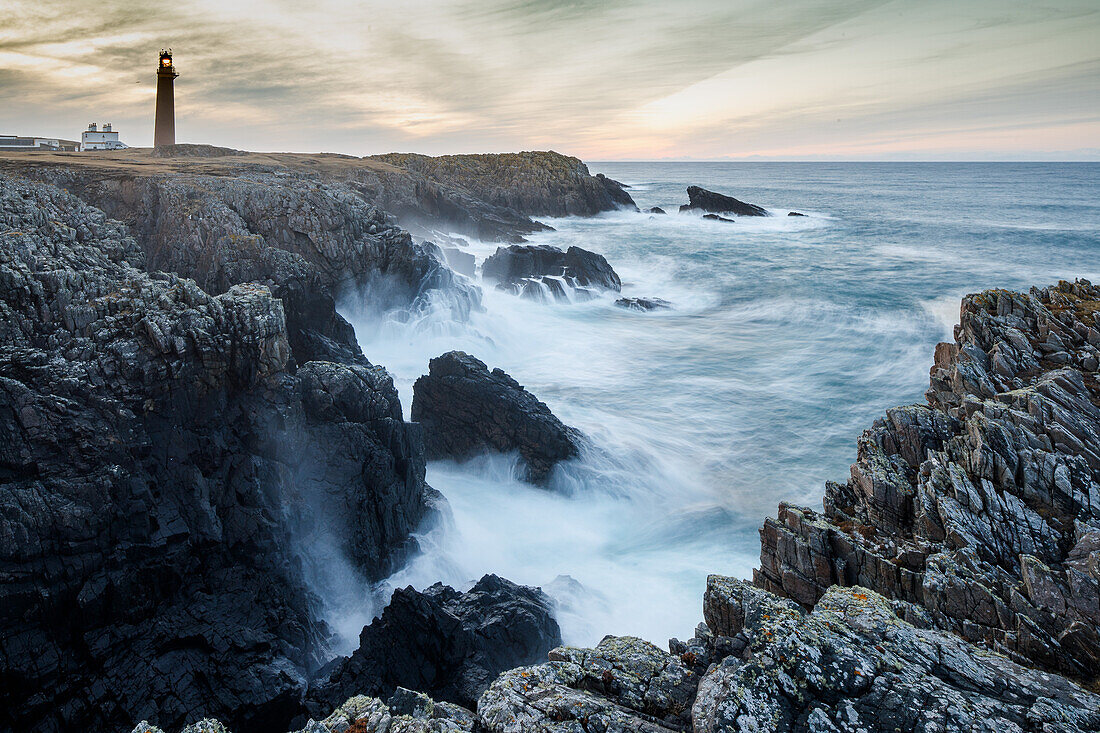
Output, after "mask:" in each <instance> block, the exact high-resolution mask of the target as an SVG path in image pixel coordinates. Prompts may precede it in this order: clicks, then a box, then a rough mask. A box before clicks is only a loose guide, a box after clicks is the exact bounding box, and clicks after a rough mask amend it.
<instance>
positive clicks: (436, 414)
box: [412, 351, 581, 483]
mask: <svg viewBox="0 0 1100 733" xmlns="http://www.w3.org/2000/svg"><path fill="white" fill-rule="evenodd" d="M412 419H413V421H414V422H418V423H420V425H421V427H422V428H423V430H424V445H425V450H426V453H427V456H428V458H429V459H438V458H450V459H454V460H459V461H461V460H465V459H468V458H470V457H472V456H474V455H477V454H480V453H484V452H486V451H496V452H501V453H510V452H512V451H516V452H518V453H519V455H520V457H521V458H522V459H523V462H524V470H525V472H526V478H527V479H528V480H529V481H532V482H534V483H543V482H545V481H546V480H547V479H548V478H549V476H550V471H551V470H552V469H553V467H554V466H555V465H556V464H557V463H559V462H560V461H565V460H568V459H570V458H573V457H575V456H577V455H578V453H579V446H580V443H581V436H580V433H579V432H578V431H577V430H576V429H574V428H571V427H568V426H566V425H564V424H562V422H561V421H560V420H558V418H556V417H554V415H553V413H551V412H550V408H548V407H547V406H546V405H545V404H543V403H542V402H540V401H539V400H538V399H537V398H536V397H535V396H534V395H533V394H531V393H530V392H528V391H527V390H525V389H524V388H523V386H522V385H520V384H519V383H518V382H517V381H516V380H514V379H512V378H511V377H510V376H508V375H507V374H505V373H504V372H503V371H502V370H500V369H493V370H492V371H489V369H488V367H487V366H486V365H485V363H484V362H482V361H480V360H478V359H476V358H474V357H473V356H470V355H469V354H466V353H464V352H461V351H451V352H449V353H446V354H443V355H442V356H437V357H436V358H434V359H432V360H431V362H430V363H429V365H428V373H427V374H426V375H424V376H422V377H420V378H419V379H417V380H416V383H415V384H414V385H413V403H412Z"/></svg>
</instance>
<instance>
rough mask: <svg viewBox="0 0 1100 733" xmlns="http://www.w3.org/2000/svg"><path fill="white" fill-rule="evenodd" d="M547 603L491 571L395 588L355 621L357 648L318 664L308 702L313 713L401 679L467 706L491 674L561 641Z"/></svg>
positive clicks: (536, 657) (537, 656) (379, 691)
mask: <svg viewBox="0 0 1100 733" xmlns="http://www.w3.org/2000/svg"><path fill="white" fill-rule="evenodd" d="M551 609H552V603H551V601H550V599H549V597H547V596H546V595H545V594H544V593H543V592H542V591H541V590H539V589H538V588H530V587H527V586H521V585H516V584H514V583H510V582H509V581H507V580H504V579H502V578H498V577H497V576H495V575H486V576H485V577H483V578H482V579H481V580H479V581H478V582H477V584H476V585H474V587H473V588H471V589H470V590H469V591H467V592H466V593H460V592H458V591H456V590H454V589H453V588H450V587H447V586H444V585H442V584H439V583H437V584H435V585H433V586H431V587H430V588H427V589H425V590H424V591H422V592H420V591H416V590H413V589H412V588H411V587H409V588H404V589H399V590H397V591H395V592H394V594H393V598H392V599H391V600H390V604H389V605H388V606H387V607H386V609H385V610H384V611H383V612H382V616H381V617H380V618H377V619H375V620H374V622H373V623H371V624H370V625H369V626H366V627H365V628H364V629H363V633H362V634H361V635H360V637H359V648H358V649H357V650H356V651H355V652H353V653H352V654H351V656H349V657H346V658H340V659H337V660H336V661H334V662H332V663H330V665H329V666H328V667H327V668H326V670H325V671H324V672H325V674H324V675H323V676H322V678H321V679H320V680H319V681H318V682H317V683H316V684H315V686H314V687H313V688H312V689H311V690H310V693H309V701H308V707H309V708H310V711H311V714H312V715H314V716H315V717H317V716H318V714H327V712H328V711H329V710H331V709H332V708H333V706H334V705H337V704H339V702H340V701H341V700H345V699H347V698H348V697H350V696H351V695H352V694H367V695H371V696H374V697H379V696H381V697H386V696H389V695H392V694H394V693H395V691H397V690H398V688H400V687H404V688H408V689H409V690H416V691H418V692H422V693H425V694H426V695H429V696H431V697H432V698H434V699H436V700H441V701H446V702H450V703H455V704H457V705H462V706H465V707H468V708H473V707H474V705H475V704H476V703H477V698H478V696H479V695H481V693H482V692H483V691H484V690H485V689H486V688H487V687H488V686H489V684H490V683H491V682H492V681H493V680H494V679H495V678H496V677H497V675H499V674H500V673H502V672H504V671H505V670H508V669H512V668H514V667H517V666H520V665H524V664H531V663H532V662H536V661H540V660H543V659H545V658H546V654H547V652H548V651H549V650H550V649H552V648H554V647H555V646H557V645H559V644H560V643H561V632H560V630H559V629H558V624H557V621H555V620H554V617H553V615H552V610H551ZM406 697H407V696H406ZM390 705H391V707H392V706H394V702H393V701H392V700H391V703H390ZM406 707H408V706H407V705H406Z"/></svg>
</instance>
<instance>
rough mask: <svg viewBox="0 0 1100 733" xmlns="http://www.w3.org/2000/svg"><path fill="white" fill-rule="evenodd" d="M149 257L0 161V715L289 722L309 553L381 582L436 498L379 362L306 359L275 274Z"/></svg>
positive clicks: (93, 213)
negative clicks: (9, 174) (173, 268)
mask: <svg viewBox="0 0 1100 733" xmlns="http://www.w3.org/2000/svg"><path fill="white" fill-rule="evenodd" d="M146 256H147V255H146V253H145V252H144V251H143V249H142V248H141V247H140V246H139V245H138V243H137V242H136V241H135V240H134V239H133V238H132V237H131V236H130V233H129V231H128V229H127V227H125V226H124V225H122V224H121V223H119V222H117V221H112V220H110V219H108V218H107V217H106V216H104V214H103V213H102V212H100V211H98V210H96V209H93V208H91V207H89V206H87V205H85V204H83V203H82V202H80V201H79V200H77V199H76V198H75V197H73V196H72V195H70V194H67V193H65V192H62V191H60V190H59V189H57V188H54V187H52V186H47V185H43V184H38V183H28V182H25V181H13V180H11V179H8V178H6V177H3V176H0V464H2V465H3V481H2V482H0V564H2V566H3V568H4V571H3V574H4V580H3V583H0V679H2V680H3V684H0V729H5V730H6V729H14V730H35V731H44V732H46V733H53V732H57V733H60V732H62V731H71V730H122V729H124V728H125V727H128V726H130V725H132V724H133V721H135V720H141V719H143V718H144V719H146V720H150V721H153V722H155V723H157V724H159V725H162V726H166V727H173V728H178V727H179V726H181V725H183V723H184V722H185V721H187V720H195V719H197V718H200V717H202V716H203V715H216V716H218V717H220V718H221V719H223V720H225V721H226V722H227V723H229V724H230V725H231V726H232V727H233V728H234V729H235V730H236V731H238V733H248V732H249V731H258V730H265V731H266V730H272V729H276V728H277V727H278V726H281V725H285V723H286V722H287V721H288V720H289V719H290V718H291V717H292V716H293V715H295V714H296V713H297V711H298V706H299V705H300V700H301V697H302V695H303V693H304V691H305V687H306V681H307V674H308V671H309V670H310V669H313V668H315V667H316V665H317V664H318V663H319V662H320V661H321V656H322V655H323V654H324V651H325V647H326V641H327V636H328V630H327V629H326V628H325V626H324V625H323V624H321V623H320V622H319V621H318V620H317V618H316V616H315V607H316V596H314V595H313V592H312V591H311V590H309V588H310V586H311V585H312V583H313V581H315V580H316V578H315V577H314V576H312V575H309V572H312V571H309V570H307V569H306V568H307V567H314V566H315V565H316V563H312V562H310V560H311V557H312V556H311V555H310V553H311V552H312V548H313V546H314V545H315V544H318V543H327V546H329V547H332V548H335V552H338V553H340V554H341V556H342V557H344V558H346V561H347V562H348V563H349V564H350V565H351V566H353V567H354V568H355V569H356V571H357V572H359V573H360V574H362V575H363V576H365V577H367V578H379V577H382V576H384V575H386V574H387V573H388V572H389V571H390V570H391V568H392V563H393V562H394V561H395V560H399V559H401V558H403V557H404V555H405V553H406V552H407V550H408V548H409V546H410V545H409V543H410V533H411V531H412V530H413V529H415V528H416V527H417V525H418V524H419V522H420V519H421V517H422V516H423V515H424V512H425V511H426V504H425V492H426V491H427V488H426V486H425V484H424V459H423V452H422V447H421V443H420V437H419V429H418V428H416V427H414V426H411V425H409V424H406V423H405V422H403V420H402V419H401V406H400V402H399V400H398V396H397V391H396V389H395V388H394V386H393V383H392V381H391V380H390V378H389V377H388V376H387V375H386V373H385V371H384V370H382V369H378V368H376V367H372V366H370V365H369V364H367V363H366V361H365V360H362V361H358V362H356V363H354V364H350V365H348V364H337V363H333V362H306V363H304V364H302V365H301V366H300V368H299V369H298V370H297V372H296V373H294V372H292V371H291V369H290V363H291V344H290V334H289V332H288V328H287V323H286V320H285V318H284V311H283V304H282V303H281V302H280V301H279V300H278V299H276V298H274V297H273V296H272V294H271V291H270V290H269V289H268V288H267V287H265V286H263V285H257V284H241V285H234V286H232V287H230V288H229V289H228V290H227V291H226V292H224V293H222V294H220V295H218V296H213V295H210V294H209V293H207V292H205V291H203V290H202V289H201V288H199V287H198V286H197V285H196V283H195V282H194V281H192V280H189V279H185V278H181V277H178V276H176V275H169V274H164V273H156V274H154V275H150V274H147V273H146V272H144V271H143V270H142V269H139V267H138V266H140V265H142V264H143V262H144V259H145V257H146ZM326 560H327V561H328V562H332V561H333V559H332V558H326ZM212 691H214V692H212Z"/></svg>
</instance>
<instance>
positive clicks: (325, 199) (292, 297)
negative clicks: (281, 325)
mask: <svg viewBox="0 0 1100 733" xmlns="http://www.w3.org/2000/svg"><path fill="white" fill-rule="evenodd" d="M177 147H178V146H177ZM37 176H39V177H41V178H44V179H46V180H49V181H50V182H52V183H56V184H58V185H63V186H64V187H65V188H66V189H68V190H71V191H73V192H74V193H76V195H78V196H79V197H80V198H81V199H83V200H84V201H86V202H88V203H91V204H92V205H93V206H96V207H98V208H101V209H102V210H103V211H105V212H106V213H107V215H108V216H111V217H113V218H116V219H120V220H122V221H125V222H128V223H129V224H130V226H131V230H132V231H133V233H134V234H135V236H136V238H137V240H138V242H139V243H140V244H141V246H142V248H143V249H144V250H145V253H146V266H147V268H148V269H149V270H150V271H156V270H163V271H167V272H175V273H177V274H179V275H182V276H184V277H190V278H192V279H194V280H195V281H196V282H197V283H198V284H199V286H200V287H202V288H203V290H205V291H206V292H208V293H210V294H212V295H217V294H220V293H223V292H225V291H226V290H228V289H229V288H230V287H232V286H233V285H236V284H239V283H245V282H256V283H263V284H265V285H267V286H268V287H269V288H270V289H271V291H272V293H273V294H274V295H275V297H277V298H279V299H281V300H282V301H283V305H284V310H285V313H286V319H287V326H288V329H289V332H290V343H291V349H292V354H293V357H294V360H295V362H296V363H299V364H300V363H304V362H306V361H310V360H314V359H324V360H327V361H338V362H342V363H353V362H358V363H366V362H365V360H364V358H363V355H362V352H361V350H360V348H359V345H358V343H357V342H356V340H355V332H354V330H353V329H352V327H351V325H350V324H349V323H348V322H347V321H346V320H344V318H342V317H341V316H340V315H339V314H338V313H337V312H336V308H335V301H336V299H337V298H338V297H340V296H341V295H342V294H344V293H348V292H351V291H356V290H357V289H359V288H362V287H365V286H369V285H371V284H373V283H375V282H379V281H384V282H385V285H386V287H384V288H381V290H382V291H383V292H386V293H389V294H392V296H393V297H392V299H393V302H392V303H391V305H394V306H403V305H406V304H415V303H416V302H417V301H418V299H420V298H422V297H424V296H425V294H426V293H427V292H428V291H432V290H446V291H448V292H450V293H453V294H454V295H455V298H456V301H457V302H458V303H459V304H460V305H459V308H460V309H462V310H463V311H466V310H468V309H470V308H476V307H478V305H479V303H480V294H479V292H478V290H477V288H476V286H473V285H471V284H468V283H466V282H460V281H458V280H457V279H456V278H455V277H454V275H453V273H452V272H451V270H450V269H448V267H447V266H446V265H445V264H444V263H443V262H441V261H440V260H439V259H437V258H436V257H433V256H432V254H431V251H430V250H429V249H428V248H426V247H424V246H423V245H418V244H415V243H414V242H413V241H412V239H411V237H410V236H409V234H408V233H407V232H405V231H402V230H401V229H399V228H398V227H397V226H396V225H395V224H394V223H393V222H392V218H391V219H387V217H386V215H385V214H384V213H383V212H382V211H381V210H379V209H377V208H375V207H373V206H371V205H369V204H367V203H366V202H364V201H363V199H362V198H361V197H360V196H358V195H357V194H356V193H355V192H354V191H352V190H350V189H349V188H348V187H347V186H345V185H343V184H340V183H323V182H319V181H317V180H311V179H304V178H303V177H302V176H297V175H290V174H288V173H285V172H282V173H268V172H250V173H244V174H241V175H239V176H237V177H229V176H214V175H199V174H190V173H189V174H175V175H167V176H166V175H145V176H142V175H138V176H134V177H131V178H118V177H115V176H106V175H103V174H102V172H101V171H99V170H97V169H91V168H80V167H72V168H46V169H42V170H39V171H38V172H37ZM460 315H462V314H460Z"/></svg>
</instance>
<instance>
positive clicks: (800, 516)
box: [755, 281, 1100, 679]
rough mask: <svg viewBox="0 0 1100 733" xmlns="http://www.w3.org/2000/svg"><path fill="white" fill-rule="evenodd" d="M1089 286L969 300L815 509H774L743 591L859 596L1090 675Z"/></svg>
mask: <svg viewBox="0 0 1100 733" xmlns="http://www.w3.org/2000/svg"><path fill="white" fill-rule="evenodd" d="M1098 312H1100V288H1097V287H1096V286H1093V285H1091V284H1089V283H1087V282H1086V281H1078V282H1076V283H1069V282H1063V283H1060V284H1059V285H1057V286H1054V287H1048V288H1043V289H1038V288H1033V289H1032V290H1031V291H1030V292H1029V293H1014V292H1009V291H1004V290H994V291H987V292H985V293H980V294H978V295H971V296H967V298H966V299H965V300H964V301H963V304H962V309H961V322H960V325H959V326H956V329H955V343H953V344H940V345H939V346H938V347H937V348H936V355H935V365H934V366H933V367H932V370H931V386H930V388H929V390H928V393H927V400H928V403H927V405H913V406H909V407H899V408H895V409H892V410H888V411H887V413H886V417H885V418H883V419H880V420H878V421H877V422H876V423H875V425H874V426H873V427H872V428H871V429H870V430H868V431H866V432H865V433H864V434H863V435H862V436H861V437H860V440H859V453H858V458H857V461H856V463H855V464H854V465H853V466H852V475H851V478H850V479H849V481H848V482H847V483H846V484H837V483H830V484H828V485H827V486H826V490H825V499H824V511H823V512H814V511H810V510H808V509H803V508H799V507H795V506H791V505H781V506H780V510H779V517H778V519H769V520H767V522H766V523H765V524H764V527H763V528H762V529H761V541H762V549H761V567H760V569H759V570H758V571H757V572H756V574H755V578H756V582H757V583H758V584H759V585H760V586H762V587H764V588H767V589H769V590H773V591H775V592H778V593H781V594H783V595H785V596H788V597H790V598H792V599H794V600H796V601H798V602H799V603H801V604H803V605H804V606H806V607H809V606H811V605H812V604H813V603H815V602H816V601H817V599H818V598H820V597H821V596H822V595H823V594H824V593H825V592H826V590H827V589H828V588H829V587H830V586H832V585H846V586H849V585H857V584H858V585H862V586H864V587H867V588H871V589H873V590H875V591H877V592H879V593H881V594H883V595H885V596H886V597H888V598H891V599H893V600H895V601H897V602H899V606H898V608H899V609H900V613H901V615H902V616H903V617H905V618H907V619H909V620H912V621H913V622H914V623H918V624H922V625H929V626H932V627H935V628H940V629H945V630H949V631H952V632H954V633H957V634H959V635H960V636H962V637H963V638H965V639H968V640H970V641H972V642H974V643H977V644H982V645H985V646H987V647H988V648H991V649H994V650H997V651H1000V652H1002V653H1004V654H1005V655H1007V656H1009V657H1010V658H1012V659H1014V660H1016V661H1018V662H1020V663H1022V664H1028V665H1035V666H1038V667H1040V668H1044V669H1049V670H1053V671H1058V672H1062V673H1065V674H1070V675H1074V676H1078V677H1082V678H1085V679H1094V678H1095V677H1096V676H1097V674H1098V670H1100V639H1098V635H1097V634H1098V629H1100V593H1098V587H1100V387H1098V383H1097V373H1096V370H1097V365H1098V360H1100V323H1098V321H1097V313H1098Z"/></svg>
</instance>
